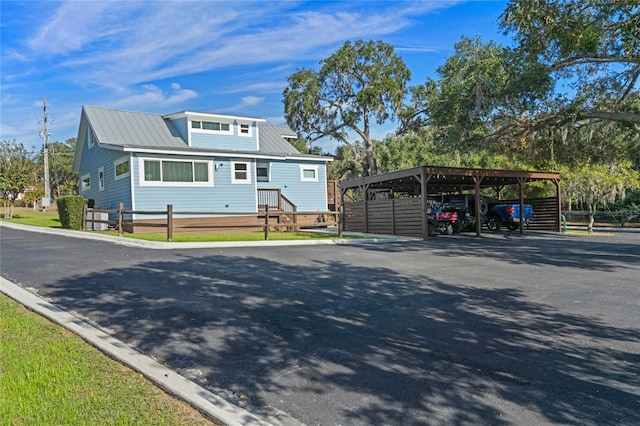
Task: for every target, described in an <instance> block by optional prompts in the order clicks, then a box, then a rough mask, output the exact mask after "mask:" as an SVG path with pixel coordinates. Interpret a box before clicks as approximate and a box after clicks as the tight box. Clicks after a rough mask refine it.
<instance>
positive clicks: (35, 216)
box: [0, 207, 62, 228]
mask: <svg viewBox="0 0 640 426" xmlns="http://www.w3.org/2000/svg"><path fill="white" fill-rule="evenodd" d="M0 211H2V210H0ZM0 218H1V219H2V220H5V218H4V211H2V213H0ZM7 222H13V223H19V224H22V225H32V226H42V227H45V228H62V224H61V223H60V217H59V216H58V212H52V211H48V212H43V211H37V210H33V209H27V208H20V207H18V208H16V209H15V212H14V214H13V219H11V220H7Z"/></svg>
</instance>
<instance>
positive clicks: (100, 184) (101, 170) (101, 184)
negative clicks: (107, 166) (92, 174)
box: [98, 167, 105, 191]
mask: <svg viewBox="0 0 640 426" xmlns="http://www.w3.org/2000/svg"><path fill="white" fill-rule="evenodd" d="M100 175H102V179H100ZM104 180H105V177H104V167H99V168H98V191H104Z"/></svg>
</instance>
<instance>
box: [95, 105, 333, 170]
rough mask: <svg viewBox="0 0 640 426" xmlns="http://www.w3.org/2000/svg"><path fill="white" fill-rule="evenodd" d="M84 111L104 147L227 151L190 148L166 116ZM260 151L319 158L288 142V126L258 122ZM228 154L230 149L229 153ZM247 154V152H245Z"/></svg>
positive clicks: (109, 110) (292, 137)
mask: <svg viewBox="0 0 640 426" xmlns="http://www.w3.org/2000/svg"><path fill="white" fill-rule="evenodd" d="M83 108H84V111H85V114H86V117H87V120H88V122H89V124H90V125H91V128H92V129H93V131H94V133H95V135H96V137H97V139H98V141H99V142H100V144H102V145H104V146H112V147H122V148H132V149H136V148H137V149H145V148H147V149H163V150H166V149H169V150H177V151H183V152H185V151H189V150H192V149H193V150H194V151H200V152H203V151H216V152H221V151H227V150H220V149H215V150H209V149H206V148H203V147H198V148H197V149H196V148H190V147H189V146H188V145H187V142H186V141H185V140H184V139H183V138H182V136H180V134H179V133H178V131H177V129H176V128H175V126H174V125H173V123H172V122H171V120H169V119H168V118H165V117H166V116H163V115H160V114H151V113H145V112H134V111H121V110H115V109H109V108H99V107H94V106H88V105H85V106H84V107H83ZM258 129H259V136H258V137H259V138H260V150H259V151H253V152H254V153H255V154H262V155H276V156H288V157H292V156H293V157H299V158H322V159H326V158H325V157H320V156H317V155H309V154H302V153H300V151H298V150H297V149H296V148H295V147H294V146H293V145H291V144H290V143H289V141H288V140H287V139H290V140H291V139H296V138H297V137H298V135H297V134H296V133H295V132H294V131H293V130H291V129H290V128H289V127H287V126H279V125H271V124H264V123H258ZM227 152H229V153H230V154H231V153H233V152H234V151H233V150H228V151H227ZM245 153H246V154H249V153H250V152H245Z"/></svg>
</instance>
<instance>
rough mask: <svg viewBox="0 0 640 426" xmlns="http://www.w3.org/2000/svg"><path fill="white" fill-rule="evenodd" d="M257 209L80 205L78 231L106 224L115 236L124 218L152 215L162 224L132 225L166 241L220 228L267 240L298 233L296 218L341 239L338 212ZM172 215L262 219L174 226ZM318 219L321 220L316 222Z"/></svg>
mask: <svg viewBox="0 0 640 426" xmlns="http://www.w3.org/2000/svg"><path fill="white" fill-rule="evenodd" d="M260 207H261V212H260V213H258V214H256V213H247V212H228V211H225V212H190V211H179V212H174V211H173V205H171V204H169V205H167V209H166V210H160V211H158V210H154V211H143V210H125V208H124V203H120V206H119V208H118V209H117V210H114V209H112V210H107V209H89V208H87V206H86V205H85V206H84V209H83V212H82V230H83V231H86V230H87V224H88V223H91V224H92V226H91V227H92V228H93V224H96V223H99V224H100V223H101V224H107V225H108V227H110V228H112V229H117V231H118V235H119V236H123V235H124V225H125V222H126V221H125V219H124V218H125V215H152V216H156V217H157V216H165V217H166V220H163V221H162V222H159V221H155V222H144V221H139V220H136V221H135V226H143V227H162V228H166V230H167V241H173V232H174V229H175V228H198V229H200V228H203V229H204V228H211V229H224V228H262V229H263V231H264V239H265V240H268V239H269V232H270V230H271V228H285V229H287V230H298V229H299V228H300V227H301V225H300V224H298V223H297V217H298V216H316V217H318V218H319V219H318V220H319V221H318V223H317V224H315V223H314V224H307V225H305V226H309V227H312V226H314V225H317V226H323V227H329V226H335V227H336V228H337V230H338V238H342V231H343V227H342V223H341V217H342V213H341V212H340V211H324V212H321V211H314V212H297V211H287V212H284V211H282V210H280V211H278V210H275V211H274V210H272V209H271V208H270V207H269V205H268V204H265V205H263V206H260ZM95 213H107V214H108V215H117V219H116V220H102V219H95ZM285 215H286V216H292V217H293V221H292V222H286V221H282V220H281V218H282V216H285ZM175 216H190V217H193V216H208V217H210V218H213V217H216V216H218V217H223V216H224V217H230V216H231V217H247V218H256V217H262V216H264V222H263V223H262V224H260V223H257V222H256V223H216V222H215V221H214V222H209V223H194V224H178V223H175V221H174V219H175ZM320 218H321V219H322V220H321V221H320ZM271 219H278V223H271Z"/></svg>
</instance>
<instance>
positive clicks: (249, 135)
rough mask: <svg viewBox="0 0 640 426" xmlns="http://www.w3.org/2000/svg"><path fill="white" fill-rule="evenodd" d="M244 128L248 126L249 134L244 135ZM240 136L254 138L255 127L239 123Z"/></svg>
mask: <svg viewBox="0 0 640 426" xmlns="http://www.w3.org/2000/svg"><path fill="white" fill-rule="evenodd" d="M242 126H248V127H249V133H242V132H241V131H240V130H241V129H242ZM238 136H241V137H243V138H250V137H252V136H253V126H252V125H251V124H248V123H238Z"/></svg>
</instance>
